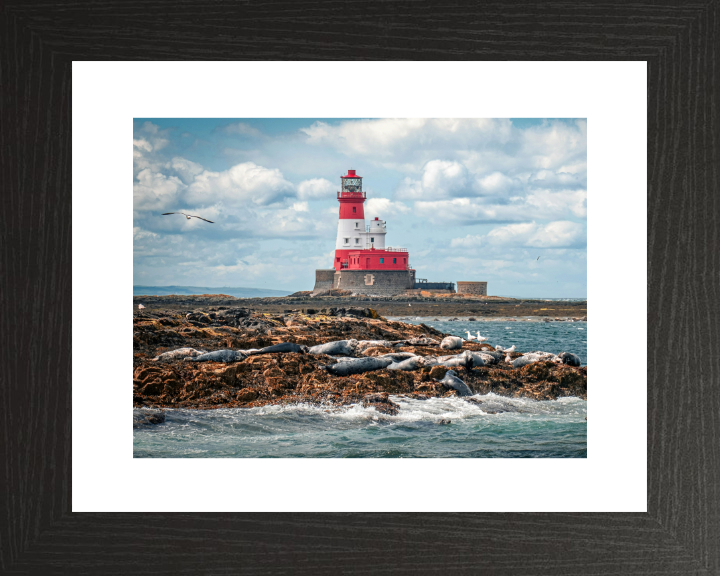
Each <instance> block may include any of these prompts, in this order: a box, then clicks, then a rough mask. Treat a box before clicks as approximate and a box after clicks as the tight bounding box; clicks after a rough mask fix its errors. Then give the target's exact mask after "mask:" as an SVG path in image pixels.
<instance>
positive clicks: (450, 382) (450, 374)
mask: <svg viewBox="0 0 720 576" xmlns="http://www.w3.org/2000/svg"><path fill="white" fill-rule="evenodd" d="M435 382H439V383H440V384H442V385H443V387H444V388H448V389H453V390H456V391H457V393H458V394H459V395H460V396H472V394H473V393H472V390H470V388H468V385H467V384H465V382H463V381H462V380H460V378H458V377H457V374H455V371H454V370H448V371H447V372H446V373H445V378H443V379H442V380H435Z"/></svg>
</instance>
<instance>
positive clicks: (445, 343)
mask: <svg viewBox="0 0 720 576" xmlns="http://www.w3.org/2000/svg"><path fill="white" fill-rule="evenodd" d="M462 345H463V341H462V338H458V337H457V336H446V337H445V338H443V340H442V342H440V348H442V349H444V350H457V349H459V348H462Z"/></svg>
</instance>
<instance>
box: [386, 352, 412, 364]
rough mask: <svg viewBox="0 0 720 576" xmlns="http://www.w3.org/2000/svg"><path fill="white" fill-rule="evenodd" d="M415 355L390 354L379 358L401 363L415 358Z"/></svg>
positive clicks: (405, 353)
mask: <svg viewBox="0 0 720 576" xmlns="http://www.w3.org/2000/svg"><path fill="white" fill-rule="evenodd" d="M416 356H417V354H413V353H412V352H390V353H389V354H383V355H382V356H380V358H390V359H391V360H392V361H393V362H402V361H403V360H407V359H408V358H415V357H416Z"/></svg>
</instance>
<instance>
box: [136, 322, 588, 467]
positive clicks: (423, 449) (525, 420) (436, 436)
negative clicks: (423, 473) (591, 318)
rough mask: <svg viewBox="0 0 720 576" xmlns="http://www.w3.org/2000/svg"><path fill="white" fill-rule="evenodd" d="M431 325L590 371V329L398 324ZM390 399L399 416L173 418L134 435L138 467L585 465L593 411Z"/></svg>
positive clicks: (187, 414) (308, 410) (581, 325)
mask: <svg viewBox="0 0 720 576" xmlns="http://www.w3.org/2000/svg"><path fill="white" fill-rule="evenodd" d="M393 319H395V320H402V321H403V322H408V323H412V324H420V323H424V324H425V325H427V326H431V327H433V328H436V329H438V330H440V331H442V332H445V333H449V334H453V335H456V336H462V337H463V338H467V334H466V333H465V331H466V330H469V331H470V332H471V334H473V335H476V332H480V335H481V336H484V337H487V338H488V340H487V342H488V343H490V344H492V345H493V346H497V345H500V346H503V347H506V348H507V347H509V346H511V345H513V344H514V345H516V346H517V350H518V351H520V352H526V351H527V352H529V351H534V350H541V351H545V352H553V353H556V354H557V353H560V352H573V353H575V354H577V355H578V356H579V357H580V359H581V361H582V363H583V365H585V364H586V363H587V322H544V321H541V320H538V319H532V318H494V319H482V320H481V319H478V321H475V322H469V321H467V319H462V320H459V321H452V320H451V319H449V318H440V317H438V318H437V319H435V318H428V317H424V318H420V317H413V316H405V317H398V318H393ZM477 397H478V398H479V399H481V400H483V404H481V405H479V406H478V405H475V404H472V403H469V402H466V401H465V400H462V399H461V398H431V399H428V400H416V399H411V398H406V397H402V396H391V399H392V400H393V401H394V402H396V403H397V404H399V406H400V411H399V413H398V414H397V415H396V416H388V415H385V414H382V413H379V412H377V411H376V410H375V409H374V408H364V407H362V406H360V405H352V406H346V407H335V406H312V405H308V404H295V405H288V406H264V407H261V408H230V409H225V408H221V409H217V410H185V409H178V410H167V411H166V412H165V415H166V420H165V422H164V423H163V424H156V425H142V426H139V427H135V428H134V429H133V455H134V457H136V458H586V457H587V420H586V418H587V402H586V401H585V400H581V399H579V398H561V399H558V400H548V401H537V400H530V399H527V398H506V397H502V396H498V395H495V394H486V395H477Z"/></svg>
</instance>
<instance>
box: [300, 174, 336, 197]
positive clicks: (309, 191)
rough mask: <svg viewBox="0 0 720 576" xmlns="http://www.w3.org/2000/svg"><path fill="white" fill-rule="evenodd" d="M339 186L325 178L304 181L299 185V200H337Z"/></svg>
mask: <svg viewBox="0 0 720 576" xmlns="http://www.w3.org/2000/svg"><path fill="white" fill-rule="evenodd" d="M337 188H338V187H337V186H336V185H335V184H333V183H332V182H330V180H326V179H325V178H312V179H310V180H303V181H302V182H300V184H298V188H297V189H298V198H300V199H302V200H316V199H326V200H327V199H329V200H332V199H333V198H335V193H336V192H337Z"/></svg>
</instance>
